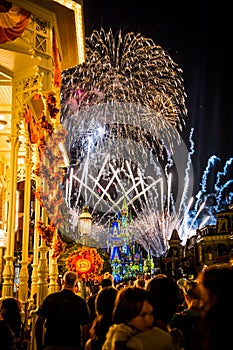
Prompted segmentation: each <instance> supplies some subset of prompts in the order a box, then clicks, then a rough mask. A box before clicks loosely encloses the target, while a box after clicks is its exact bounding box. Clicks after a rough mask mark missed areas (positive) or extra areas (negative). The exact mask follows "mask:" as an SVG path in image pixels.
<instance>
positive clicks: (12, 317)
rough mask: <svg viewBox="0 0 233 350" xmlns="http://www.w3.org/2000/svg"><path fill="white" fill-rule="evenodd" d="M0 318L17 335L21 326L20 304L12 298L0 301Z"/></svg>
mask: <svg viewBox="0 0 233 350" xmlns="http://www.w3.org/2000/svg"><path fill="white" fill-rule="evenodd" d="M1 316H2V318H3V320H5V321H6V322H7V323H8V324H9V325H10V326H11V328H12V330H13V331H14V333H15V334H16V335H19V332H20V326H21V304H20V302H19V300H17V299H16V298H13V297H8V298H4V299H2V302H1Z"/></svg>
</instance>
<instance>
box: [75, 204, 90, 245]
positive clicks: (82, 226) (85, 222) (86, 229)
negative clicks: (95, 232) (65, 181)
mask: <svg viewBox="0 0 233 350" xmlns="http://www.w3.org/2000/svg"><path fill="white" fill-rule="evenodd" d="M91 229H92V216H91V214H90V213H89V211H88V206H87V205H85V206H84V207H83V208H82V212H81V214H80V215H79V218H78V232H79V234H80V235H81V239H82V244H83V245H85V246H86V245H87V237H88V236H90V234H91Z"/></svg>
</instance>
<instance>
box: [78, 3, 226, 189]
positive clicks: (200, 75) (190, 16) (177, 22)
mask: <svg viewBox="0 0 233 350" xmlns="http://www.w3.org/2000/svg"><path fill="white" fill-rule="evenodd" d="M83 6H84V20H85V34H86V36H89V35H90V34H91V33H92V31H93V30H94V29H96V30H99V29H100V28H101V27H102V28H103V29H104V30H105V31H108V30H109V29H110V28H112V30H113V32H114V33H115V32H116V31H119V29H121V30H122V31H123V33H127V32H132V31H133V32H135V34H137V33H141V34H142V35H143V36H145V37H149V38H151V39H153V41H154V42H155V44H157V45H160V46H161V47H162V48H163V49H164V50H165V51H167V52H168V53H169V55H170V56H171V58H172V60H173V61H174V62H176V63H177V64H178V65H179V66H180V68H181V69H182V70H183V79H184V85H185V89H186V94H187V99H186V107H187V109H188V123H187V126H186V129H185V130H184V137H185V134H186V136H187V134H189V132H190V128H194V134H193V141H194V148H195V152H194V155H193V156H192V161H193V167H194V175H195V188H194V192H195V193H196V191H198V188H199V183H200V182H201V178H202V174H203V172H204V170H205V168H206V165H207V162H208V159H209V158H210V157H211V156H212V155H216V156H218V157H219V158H220V159H221V165H220V169H221V167H222V168H223V167H224V164H225V162H226V161H227V160H228V159H230V158H232V157H233V117H232V105H233V88H232V79H233V73H232V71H233V59H232V57H233V56H232V53H231V51H232V47H231V46H232V43H233V39H232V33H233V31H232V24H231V23H232V20H231V19H230V16H231V11H230V9H229V4H228V3H227V2H226V1H225V0H224V1H221V2H217V3H214V2H209V1H205V0H202V1H191V2H190V1H183V0H182V1H179V0H178V1H170V0H167V1H160V2H158V1H149V0H144V1H141V5H140V6H139V4H138V2H136V1H131V0H125V1H122V0H118V1H112V0H98V1H96V0H83ZM232 173H233V171H232ZM232 175H233V174H232Z"/></svg>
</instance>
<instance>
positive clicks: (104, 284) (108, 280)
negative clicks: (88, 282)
mask: <svg viewBox="0 0 233 350" xmlns="http://www.w3.org/2000/svg"><path fill="white" fill-rule="evenodd" d="M112 285H113V284H112V279H111V278H110V277H106V278H103V279H102V281H101V283H100V288H106V287H111V286H112Z"/></svg>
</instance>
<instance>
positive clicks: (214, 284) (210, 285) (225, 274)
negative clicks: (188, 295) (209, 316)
mask: <svg viewBox="0 0 233 350" xmlns="http://www.w3.org/2000/svg"><path fill="white" fill-rule="evenodd" d="M198 283H199V290H200V293H201V299H202V301H203V303H204V305H205V307H206V308H209V307H211V306H212V305H213V304H218V305H219V306H220V305H227V303H228V301H230V300H232V295H233V267H232V266H231V265H230V264H219V265H211V266H209V267H207V268H206V269H204V270H203V271H202V272H200V274H199V275H198Z"/></svg>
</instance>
